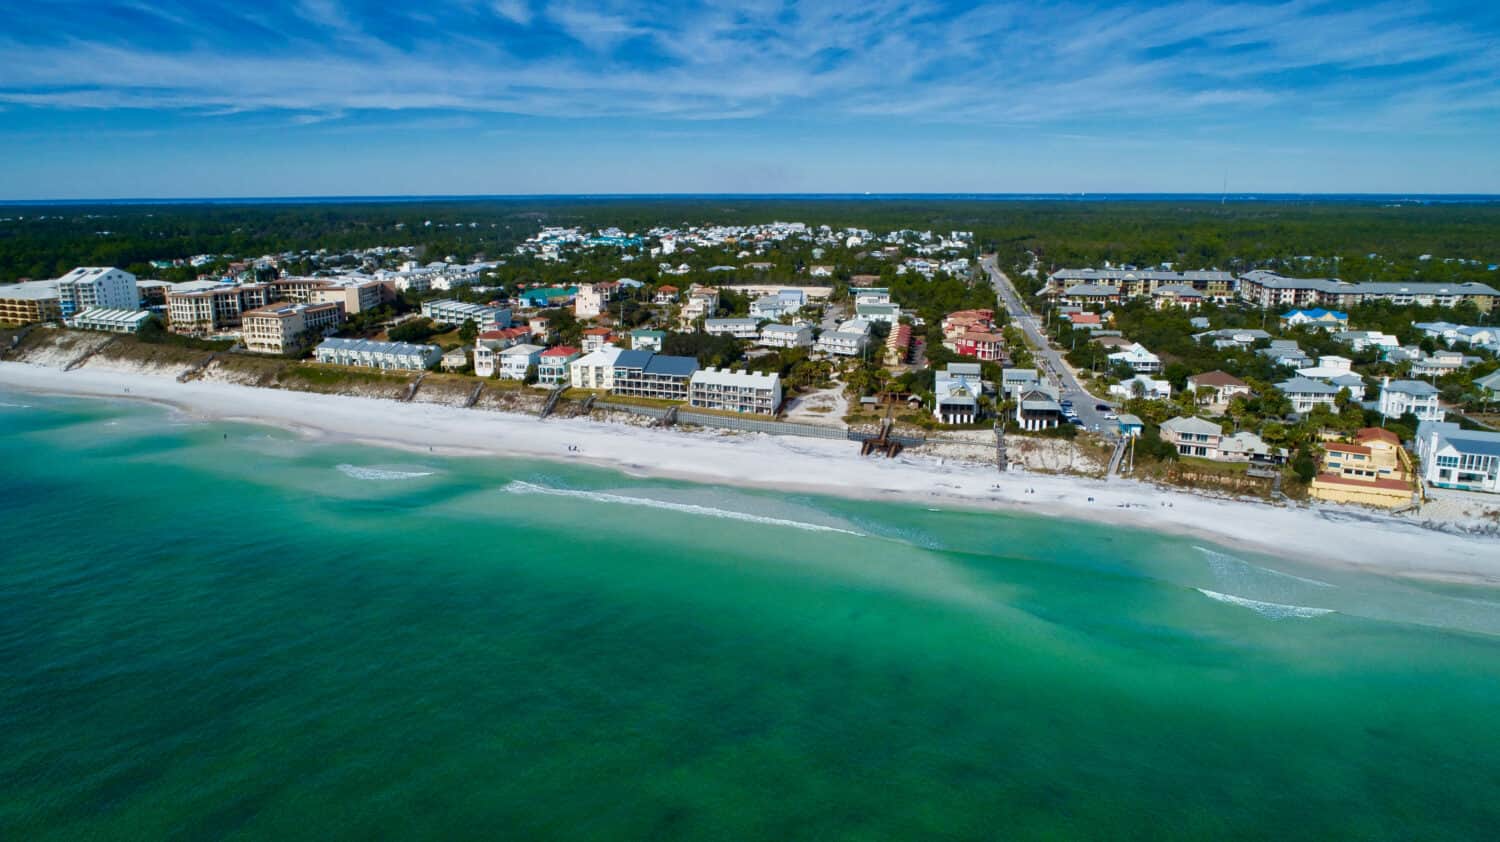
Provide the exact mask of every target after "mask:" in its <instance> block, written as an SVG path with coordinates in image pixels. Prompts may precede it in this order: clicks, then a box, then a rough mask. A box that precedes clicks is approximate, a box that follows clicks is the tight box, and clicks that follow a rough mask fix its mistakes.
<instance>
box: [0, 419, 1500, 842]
mask: <svg viewBox="0 0 1500 842" xmlns="http://www.w3.org/2000/svg"><path fill="white" fill-rule="evenodd" d="M0 404H3V405H0V469H3V473H0V504H3V505H0V538H3V543H0V839H16V840H46V839H59V840H64V839H65V840H73V839H110V840H113V839H215V840H218V839H277V840H280V839H317V840H328V839H374V838H400V839H412V838H416V839H420V838H480V839H542V838H558V839H702V840H732V839H770V840H790V839H824V840H842V839H1031V838H1048V839H1063V838H1104V839H1132V838H1135V839H1153V840H1155V839H1168V838H1197V839H1203V838H1211V839H1223V838H1277V839H1327V838H1360V839H1414V838H1421V839H1447V838H1473V839H1482V838H1495V837H1496V836H1497V835H1500V593H1497V592H1495V591H1491V590H1485V589H1473V588H1464V587H1457V586H1438V585H1419V584H1413V583H1409V582H1398V581H1392V580H1386V579H1383V578H1379V577H1374V576H1369V575H1361V574H1354V573H1349V572H1342V571H1337V570H1324V569H1320V568H1318V567H1299V566H1297V565H1294V564H1292V563H1290V562H1285V561H1280V560H1276V559H1270V558H1264V557H1261V556H1257V555H1253V554H1250V553H1247V552H1244V551H1240V550H1237V549H1235V548H1226V547H1217V546H1211V545H1208V544H1205V543H1204V542H1202V541H1200V540H1194V539H1188V538H1182V537H1177V536H1168V535H1161V534H1154V533H1150V532H1145V531H1132V530H1122V529H1118V528H1111V527H1105V526H1097V525H1091V524H1085V523H1079V522H1074V521H1066V520H1056V519H1045V518H1038V517H1029V516H1023V515H1006V514H994V513H980V512H967V511H951V510H930V509H929V507H928V506H926V505H924V504H922V503H921V502H920V501H918V502H917V503H916V504H914V505H896V504H887V503H882V504H875V503H868V502H857V501H849V500H841V499H834V498H824V497H813V496H803V495H798V496H787V495H777V494H773V493H769V492H751V491H740V490H732V489H723V488H715V487H706V486H694V485H689V484H686V483H679V482H667V481H658V480H650V479H642V478H634V477H630V476H626V475H623V474H619V473H612V472H607V471H600V470H595V469H588V468H584V467H580V466H574V465H566V464H549V463H543V462H521V461H496V460H490V459H457V458H444V457H439V456H435V455H429V454H411V453H403V452H395V451H385V450H378V449H372V448H366V447H355V446H349V445H331V444H318V443H312V442H308V441H304V440H301V439H299V438H297V437H296V436H294V435H292V434H290V433H286V432H282V431H279V430H274V429H269V428H264V427H255V426H248V425H226V424H204V423H195V422H191V421H188V420H186V419H183V418H180V417H177V416H176V415H174V414H173V413H171V412H169V411H167V410H163V409H159V408H156V407H149V406H142V405H132V404H123V403H107V402H90V401H81V400H66V399H58V398H41V397H35V396H31V395H22V394H3V393H0ZM539 423H540V422H539ZM850 458H857V457H855V456H854V455H853V454H851V457H850Z"/></svg>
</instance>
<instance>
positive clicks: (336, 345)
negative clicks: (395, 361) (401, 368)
mask: <svg viewBox="0 0 1500 842" xmlns="http://www.w3.org/2000/svg"><path fill="white" fill-rule="evenodd" d="M318 347H319V348H331V349H336V350H344V351H368V352H370V353H372V354H410V353H417V354H424V355H425V354H430V353H432V352H433V351H438V350H441V349H440V348H438V346H436V345H413V344H412V343H410V342H377V341H375V340H373V339H344V338H342V337H338V336H335V337H333V338H331V339H324V340H323V341H322V342H320V343H318Z"/></svg>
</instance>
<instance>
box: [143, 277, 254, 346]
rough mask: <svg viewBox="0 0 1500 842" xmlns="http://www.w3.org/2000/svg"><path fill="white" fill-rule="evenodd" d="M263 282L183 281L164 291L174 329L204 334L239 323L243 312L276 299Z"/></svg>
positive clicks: (168, 314)
mask: <svg viewBox="0 0 1500 842" xmlns="http://www.w3.org/2000/svg"><path fill="white" fill-rule="evenodd" d="M275 300H276V299H275V298H274V297H273V293H272V291H271V288H270V287H269V286H268V285H266V284H207V285H201V284H195V283H190V284H183V285H181V286H179V287H177V288H174V289H173V290H172V291H171V292H168V293H167V318H168V320H169V321H170V328H171V330H172V332H173V333H180V334H183V335H185V336H205V335H208V334H213V333H218V332H221V331H226V330H235V329H237V328H238V327H239V326H240V323H241V321H242V319H243V317H244V314H245V313H246V312H247V311H250V310H256V309H259V308H261V307H265V306H267V305H270V304H272V303H274V302H275Z"/></svg>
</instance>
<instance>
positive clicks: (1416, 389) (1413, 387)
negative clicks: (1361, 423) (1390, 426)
mask: <svg viewBox="0 0 1500 842" xmlns="http://www.w3.org/2000/svg"><path fill="white" fill-rule="evenodd" d="M1378 407H1379V411H1380V414H1381V416H1382V417H1384V418H1400V417H1401V416H1403V415H1405V414H1406V413H1408V412H1410V413H1411V414H1412V415H1415V416H1416V417H1417V420H1418V421H1444V420H1447V418H1448V413H1447V412H1446V411H1445V410H1444V409H1443V407H1442V406H1441V405H1440V404H1439V403H1438V390H1437V387H1436V386H1433V385H1432V384H1431V383H1424V382H1423V381H1421V380H1392V379H1390V378H1389V377H1387V378H1385V380H1384V381H1383V382H1382V383H1381V384H1380V399H1379V403H1378Z"/></svg>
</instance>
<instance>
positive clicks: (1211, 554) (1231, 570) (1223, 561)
mask: <svg viewBox="0 0 1500 842" xmlns="http://www.w3.org/2000/svg"><path fill="white" fill-rule="evenodd" d="M1193 549H1195V550H1197V551H1198V552H1200V553H1203V554H1204V555H1205V556H1207V557H1208V566H1209V567H1210V568H1212V569H1213V571H1214V572H1215V573H1218V574H1220V575H1235V574H1239V573H1245V572H1253V573H1257V574H1264V575H1266V576H1270V577H1272V578H1275V579H1285V580H1287V581H1290V582H1300V583H1302V584H1304V585H1312V586H1313V587H1315V588H1336V587H1338V585H1334V584H1331V583H1329V582H1322V581H1319V580H1317V579H1307V578H1304V577H1302V576H1293V575H1292V574H1290V573H1282V572H1281V571H1280V570H1272V569H1271V568H1269V567H1261V566H1260V565H1258V564H1251V563H1250V562H1248V561H1245V560H1244V559H1242V558H1235V557H1234V556H1232V555H1230V554H1229V553H1223V552H1219V551H1218V550H1211V549H1209V548H1208V547H1199V546H1197V545H1194V547H1193Z"/></svg>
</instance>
